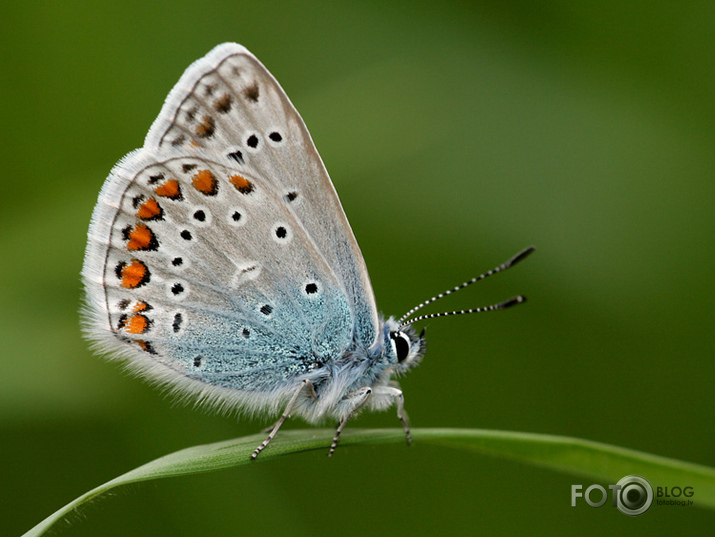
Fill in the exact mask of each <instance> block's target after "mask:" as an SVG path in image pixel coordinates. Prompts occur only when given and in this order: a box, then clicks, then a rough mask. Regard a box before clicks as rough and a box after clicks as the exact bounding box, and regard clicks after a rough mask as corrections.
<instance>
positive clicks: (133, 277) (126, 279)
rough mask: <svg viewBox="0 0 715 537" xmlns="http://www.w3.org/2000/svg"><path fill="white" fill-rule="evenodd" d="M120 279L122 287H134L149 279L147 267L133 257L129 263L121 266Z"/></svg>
mask: <svg viewBox="0 0 715 537" xmlns="http://www.w3.org/2000/svg"><path fill="white" fill-rule="evenodd" d="M120 280H121V282H122V287H126V288H127V289H134V288H136V287H139V286H140V285H143V284H145V283H146V282H148V281H149V269H148V268H146V265H145V264H144V263H142V262H141V261H139V260H138V259H133V260H132V262H131V263H130V264H128V265H124V266H122V267H121V272H120Z"/></svg>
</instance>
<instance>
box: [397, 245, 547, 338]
mask: <svg viewBox="0 0 715 537" xmlns="http://www.w3.org/2000/svg"><path fill="white" fill-rule="evenodd" d="M534 250H535V248H534V247H533V246H529V247H528V248H524V249H523V250H522V251H521V252H519V253H518V254H516V255H515V256H514V257H512V258H511V259H509V260H508V261H505V262H504V263H502V264H501V265H499V266H498V267H495V268H493V269H492V270H490V271H488V272H485V273H484V274H480V275H479V276H477V277H475V278H472V279H471V280H468V281H466V282H464V283H462V284H460V285H458V286H456V287H453V288H452V289H449V290H447V291H445V292H444V293H440V294H438V295H435V296H433V297H432V298H430V299H429V300H425V301H424V302H422V303H421V304H418V305H417V306H415V307H414V308H412V309H411V310H410V311H408V312H407V313H405V314H404V315H403V316H402V317H400V318H399V320H398V321H397V322H398V323H399V325H400V328H403V327H405V326H407V325H409V324H412V323H416V322H417V321H424V320H425V319H433V318H435V317H446V316H448V315H464V314H466V313H480V312H483V311H494V310H503V309H506V308H510V307H512V306H516V305H517V304H521V303H523V302H526V297H524V296H521V295H518V296H515V297H514V298H510V299H509V300H505V301H504V302H500V303H498V304H492V305H491V306H484V307H481V308H470V309H466V310H458V311H456V310H455V311H444V312H441V313H430V314H428V315H420V316H419V317H415V318H414V319H409V317H410V316H411V315H413V314H414V313H415V312H417V311H419V310H421V309H422V308H424V307H425V306H426V305H428V304H431V303H432V302H435V301H437V300H439V299H440V298H444V297H446V296H447V295H451V294H452V293H456V292H457V291H461V290H462V289H464V288H465V287H467V286H469V285H472V284H473V283H476V282H478V281H480V280H483V279H485V278H488V277H489V276H491V275H493V274H496V273H497V272H502V271H505V270H506V269H508V268H511V267H513V266H514V265H516V264H517V263H518V262H519V261H522V260H524V259H525V258H526V257H527V256H528V255H529V254H531V253H532V252H533V251H534ZM406 319H409V320H406Z"/></svg>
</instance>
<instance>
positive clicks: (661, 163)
mask: <svg viewBox="0 0 715 537" xmlns="http://www.w3.org/2000/svg"><path fill="white" fill-rule="evenodd" d="M0 30H1V31H0V43H2V45H1V47H0V50H1V54H2V82H0V84H2V86H0V87H1V89H0V92H1V93H0V96H1V98H0V117H1V118H2V120H1V121H2V125H3V128H2V130H1V131H0V153H1V154H2V164H3V172H2V174H1V175H0V181H1V182H2V184H1V189H2V195H1V196H0V259H1V261H0V281H2V285H1V286H0V352H1V355H0V367H1V368H2V369H1V370H2V374H1V375H0V454H2V463H0V482H1V483H2V485H3V486H2V491H1V492H0V495H1V496H0V499H1V500H2V501H0V520H1V521H2V522H1V523H0V524H1V525H2V527H3V528H4V529H3V530H2V533H3V534H4V535H18V534H20V533H22V532H24V531H26V530H28V529H29V528H30V527H32V526H33V525H34V524H36V523H37V522H39V521H40V520H41V519H43V518H44V517H46V516H47V515H49V514H50V513H51V512H53V511H54V510H56V509H57V508H59V507H60V506H62V505H64V504H65V503H67V502H68V501H70V500H71V499H73V498H75V497H76V496H78V495H80V494H81V493H83V492H85V491H87V490H89V489H90V488H92V487H94V486H96V485H98V484H100V483H102V482H105V481H107V480H109V479H111V478H113V477H115V476H116V475H118V474H120V473H123V472H125V471H127V470H129V469H131V468H134V467H136V466H138V465H140V464H142V463H144V462H147V461H149V460H151V459H153V458H155V457H158V456H161V455H163V454H166V453H168V452H171V451H174V450H177V449H180V448H183V447H187V446H191V445H195V444H202V443H208V442H213V441H218V440H222V439H227V438H232V437H237V436H242V435H246V434H250V433H255V432H257V431H258V430H260V429H261V428H263V427H264V426H265V425H266V424H267V423H266V421H260V420H254V421H251V420H241V421H240V422H239V423H238V424H237V423H236V422H235V420H233V419H229V418H225V417H221V416H216V415H211V414H207V413H206V412H203V411H197V410H196V409H193V408H190V407H183V406H178V405H176V404H174V403H172V401H171V400H169V399H166V398H165V397H163V396H162V395H161V394H160V393H159V392H157V391H156V390H155V389H153V388H151V387H149V386H147V385H145V384H144V383H142V382H140V381H138V380H137V379H134V378H130V377H128V376H127V375H125V374H123V373H122V372H121V370H120V368H119V367H118V366H117V365H116V364H112V363H108V362H106V361H103V360H101V359H99V358H97V357H96V356H93V355H92V354H91V353H90V352H89V351H88V349H87V345H86V343H85V342H84V341H83V340H82V339H81V337H80V333H79V326H78V324H79V323H78V308H79V304H80V282H79V277H78V273H79V270H80V267H81V264H82V256H83V250H84V243H85V236H86V235H85V234H86V230H87V225H88V223H89V217H90V214H91V211H92V208H93V206H94V202H95V200H96V196H97V193H98V192H99V189H100V187H101V185H102V182H103V181H104V178H105V177H106V175H107V173H108V172H109V170H110V168H111V167H112V165H113V164H114V163H115V162H116V161H117V160H118V159H119V158H120V157H121V156H123V155H124V154H125V153H127V152H128V151H130V150H131V149H134V148H135V147H138V146H140V145H141V144H142V141H143V139H144V135H145V134H146V131H147V130H148V128H149V126H150V125H151V122H152V121H153V120H154V118H155V117H156V115H157V114H158V112H159V109H160V107H161V104H162V102H163V99H164V97H165V96H166V94H167V93H168V91H169V90H170V89H171V87H172V86H173V85H174V83H175V82H176V81H177V80H178V79H179V76H180V75H181V73H182V72H183V70H184V69H185V68H186V67H187V66H188V65H189V64H190V63H191V62H192V61H194V60H196V59H197V58H199V57H201V56H203V55H204V54H205V53H206V52H208V51H209V50H210V49H211V48H212V47H213V46H214V45H216V44H218V43H221V42H223V41H236V42H239V43H242V44H243V45H246V46H247V47H248V48H249V49H250V50H251V51H253V52H254V53H255V54H256V55H257V56H258V57H259V58H260V59H261V60H262V61H263V63H264V64H265V65H266V66H267V67H268V68H269V69H270V70H271V71H272V72H273V74H274V75H275V76H276V78H277V79H278V80H279V81H280V83H281V84H282V85H283V87H284V88H285V90H286V91H287V93H288V95H289V96H290V97H291V99H292V100H293V102H294V103H295V105H296V107H297V108H298V110H299V111H300V112H301V114H302V115H303V118H304V119H305V121H306V123H307V125H308V127H309V128H310V131H311V133H312V135H313V138H314V140H315V142H316V145H317V147H318V149H319V151H320V153H321V155H322V156H323V159H324V161H325V163H326V166H327V167H328V170H329V171H330V173H331V176H332V178H333V181H334V183H335V185H336V188H337V190H338V192H339V194H340V196H341V199H342V202H343V205H344V207H345V210H346V212H347V214H348V217H349V218H350V221H351V223H352V226H353V229H354V231H355V234H356V235H357V238H358V240H359V242H360V246H361V247H362V251H363V253H364V255H365V258H366V260H367V264H368V267H369V268H370V274H371V277H372V281H373V285H374V288H375V293H376V295H377V300H378V304H379V307H380V308H381V310H382V311H383V312H385V313H386V314H396V315H401V314H402V313H403V312H405V311H406V310H407V309H409V308H410V307H412V306H413V305H415V304H416V303H418V302H420V301H422V300H423V299H425V298H428V297H429V296H431V295H432V294H434V293H436V292H439V291H442V290H444V289H446V288H447V287H450V286H452V285H454V284H457V283H459V282H461V281H462V280H464V279H466V278H468V277H471V276H474V275H476V274H477V273H479V272H481V271H484V270H486V269H489V268H491V267H492V266H494V265H496V264H498V263H500V262H501V261H503V260H505V259H507V258H508V257H509V256H510V255H512V254H513V253H515V252H516V251H518V250H519V249H521V248H522V247H524V246H527V245H529V244H535V245H536V246H537V247H538V251H537V253H536V254H535V255H534V256H532V257H531V258H529V260H528V261H526V262H525V263H524V264H522V265H520V266H519V267H517V268H515V269H514V270H512V271H509V272H508V273H506V274H504V275H500V276H499V277H497V278H494V279H490V280H488V281H486V282H483V283H481V284H479V285H478V286H477V287H479V288H478V289H476V288H470V289H469V290H468V291H465V292H463V293H460V294H459V295H457V296H454V297H450V298H449V299H447V300H444V301H443V302H442V303H441V304H440V305H439V308H437V307H435V308H433V309H431V310H430V311H438V310H439V311H441V310H443V309H453V308H461V307H469V306H475V305H485V304H488V303H491V302H494V301H498V300H501V299H504V298H506V297H509V296H512V295H514V294H517V293H524V294H526V295H527V296H528V297H529V299H530V302H529V303H528V304H527V305H525V306H522V307H519V308H516V309H513V310H510V311H508V312H499V313H494V314H487V315H479V316H465V317H461V318H451V319H438V320H433V321H431V322H429V333H428V336H429V344H430V346H429V352H428V354H427V357H426V359H425V361H424V363H423V364H422V365H421V366H420V367H419V368H418V369H417V370H415V371H414V372H413V373H412V374H411V375H410V376H409V377H407V378H405V379H403V381H402V386H403V389H404V392H405V398H406V404H407V409H408V411H409V412H410V415H411V417H412V421H413V425H414V426H415V427H481V428H494V429H505V430H514V431H532V432H541V433H553V434H559V435H571V436H577V437H583V438H588V439H592V440H598V441H603V442H608V443H613V444H617V445H621V446H624V447H629V448H634V449H639V450H644V451H648V452H652V453H656V454H660V455H665V456H670V457H675V458H679V459H683V460H687V461H692V462H697V463H701V464H707V465H711V466H712V465H715V449H713V443H714V440H715V438H714V435H713V423H715V406H714V405H713V398H712V391H713V381H714V380H715V367H714V365H713V354H714V353H713V341H712V336H713V320H714V315H713V303H714V301H715V300H714V299H715V283H714V282H713V269H712V267H713V263H714V262H715V248H714V247H713V232H714V231H715V211H714V210H713V205H714V204H713V202H714V201H715V183H714V181H713V172H714V171H715V152H714V151H713V147H715V98H714V97H715V54H714V53H715V4H713V3H712V2H703V1H699V2H698V1H695V2H675V1H670V2H668V1H666V2H658V3H652V2H603V1H602V2H573V1H564V0H560V1H559V0H554V1H549V2H527V1H518V2H499V1H484V2H439V3H437V2H423V1H409V2H408V1H402V2H390V3H387V2H381V1H376V0H374V1H367V2H354V1H344V0H338V1H335V0H333V1H326V2H309V3H300V2H284V3H282V2H275V3H267V2H228V1H226V2H201V3H198V2H197V3H191V2H185V1H172V2H154V3H147V2H139V1H132V2H116V3H112V2H106V3H105V2H102V3H91V2H78V1H65V2H56V3H55V2H32V1H29V2H23V3H20V2H14V3H11V4H7V5H5V6H4V7H3V14H2V21H1V22H0ZM304 426H305V425H304V424H303V423H302V422H300V421H298V420H294V421H293V422H291V423H289V424H287V425H286V427H289V428H298V427H304ZM351 426H352V427H396V426H399V424H398V423H397V420H395V418H394V414H393V412H392V411H390V412H389V413H386V414H370V415H367V414H366V415H363V416H361V417H360V418H359V419H357V420H355V421H354V422H352V423H351ZM326 451H327V448H326ZM646 477H647V476H646ZM574 483H580V484H584V485H586V486H587V485H589V484H590V480H588V479H582V478H575V477H572V476H568V475H560V474H556V473H553V472H550V471H546V470H540V469H535V468H532V467H528V466H524V465H522V464H517V463H514V462H510V461H505V460H500V459H492V458H488V457H482V456H477V455H474V454H470V453H464V452H459V451H450V450H447V449H440V448H437V447H433V446H425V445H420V444H419V443H417V444H415V445H413V446H412V447H410V448H409V449H408V448H405V447H404V446H401V445H390V446H382V447H359V448H345V449H341V450H338V452H337V454H336V457H334V458H333V459H332V460H328V459H327V458H326V457H325V454H324V453H317V452H311V453H305V454H300V455H297V456H290V457H287V458H284V459H282V460H275V461H271V462H266V463H265V464H255V465H250V466H248V467H241V468H238V469H235V470H232V471H223V472H218V473H214V474H207V475H201V476H196V477H191V478H181V479H173V480H164V481H160V482H156V483H155V484H149V485H142V486H136V487H134V488H130V489H125V490H124V491H123V492H120V493H118V494H117V495H114V496H113V497H111V498H109V499H107V500H105V501H101V502H98V503H96V504H95V505H94V506H93V507H90V508H89V509H86V510H84V511H82V513H81V516H77V517H75V519H74V520H73V523H72V524H71V525H70V526H69V527H65V528H64V529H63V531H62V532H61V533H60V534H61V535H72V536H84V535H104V536H110V535H133V536H134V537H142V536H147V535H169V534H171V535H187V536H188V535H192V536H193V535H224V534H231V535H239V534H240V535H259V534H260V535H266V534H275V533H277V532H280V533H281V534H283V535H348V536H351V535H362V534H366V533H371V534H378V535H379V534H403V535H423V534H430V533H433V532H435V531H440V532H442V533H443V534H446V535H464V534H471V533H474V534H476V533H479V534H490V535H512V534H515V533H523V532H527V531H528V532H529V533H531V534H535V535H541V534H548V535H559V534H564V535H571V534H574V533H576V532H578V533H580V534H582V535H602V534H604V533H605V532H612V531H623V530H627V531H629V532H632V533H635V534H653V533H663V534H665V533H668V534H673V533H676V532H678V533H681V532H683V531H684V530H687V531H688V532H689V533H690V534H698V533H702V534H707V533H709V532H711V531H712V527H713V522H714V520H715V515H714V513H713V512H712V511H706V510H702V509H698V508H694V507H690V508H676V507H657V506H654V507H653V508H651V510H650V511H649V512H648V513H646V514H645V515H643V516H641V517H637V518H629V517H626V516H624V515H622V514H621V513H620V512H618V511H617V510H616V509H613V508H611V507H603V508H600V509H594V508H590V507H588V506H587V505H585V504H583V503H582V504H581V505H580V506H578V507H576V508H572V507H570V487H571V484H574ZM673 485H683V486H684V485H687V483H673ZM694 499H695V500H696V501H697V490H696V491H695V496H694Z"/></svg>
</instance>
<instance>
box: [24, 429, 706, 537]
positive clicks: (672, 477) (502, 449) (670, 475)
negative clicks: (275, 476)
mask: <svg viewBox="0 0 715 537" xmlns="http://www.w3.org/2000/svg"><path fill="white" fill-rule="evenodd" d="M333 434H334V433H333V431H332V430H328V429H307V430H293V431H281V433H280V434H279V435H278V436H277V437H276V438H275V439H274V440H273V442H272V443H271V445H270V446H269V447H268V448H266V450H265V451H263V452H262V453H261V455H260V456H259V457H258V461H266V460H269V459H272V458H274V457H279V456H282V455H287V454H290V453H299V452H301V451H310V450H315V449H319V450H322V451H324V452H325V453H326V454H327V452H328V446H329V445H330V441H331V439H332V437H333ZM412 436H413V438H414V440H415V442H416V443H432V444H437V445H442V446H449V447H453V448H460V449H467V450H470V451H475V452H478V453H482V454H485V455H493V456H496V457H505V458H509V459H513V460H518V461H522V462H525V463H528V464H533V465H536V466H541V467H545V468H551V469H553V470H557V471H560V472H564V473H568V474H572V475H577V476H583V477H588V478H592V479H596V480H600V481H601V482H602V483H606V484H608V483H615V482H617V481H618V480H619V479H620V478H622V477H624V476H626V475H630V474H638V475H642V476H644V477H645V478H647V479H648V480H649V481H650V483H651V484H652V485H653V486H654V487H658V486H674V485H677V486H691V487H693V490H694V491H695V496H693V498H692V499H693V500H695V503H694V505H696V506H700V507H706V508H710V509H715V469H714V468H710V467H707V466H701V465H697V464H692V463H687V462H683V461H679V460H676V459H669V458H666V457H660V456H657V455H651V454H649V453H643V452H640V451H634V450H630V449H625V448H621V447H617V446H612V445H609V444H602V443H599V442H592V441H589V440H582V439H580V438H569V437H564V436H551V435H544V434H534V433H517V432H506V431H488V430H482V429H414V430H413V431H412ZM264 437H265V435H263V434H258V435H251V436H245V437H242V438H237V439H234V440H227V441H224V442H217V443H214V444H206V445H201V446H194V447H190V448H187V449H182V450H181V451H177V452H175V453H171V454H169V455H166V456H164V457H160V458H158V459H155V460H153V461H151V462H149V463H147V464H144V465H142V466H139V467H138V468H135V469H134V470H131V471H129V472H127V473H125V474H123V475H120V476H119V477H116V478H115V479H112V480H111V481H108V482H107V483H104V484H103V485H100V486H98V487H96V488H94V489H92V490H90V491H89V492H87V493H85V494H83V495H82V496H80V497H79V498H77V499H75V500H74V501H72V502H71V503H69V504H67V505H66V506H64V507H63V508H62V509H60V510H58V511H56V512H55V513H53V514H52V515H50V516H49V517H47V518H46V519H45V520H43V521H42V522H40V523H39V524H38V525H37V526H35V527H34V528H32V529H31V530H30V531H28V532H27V533H26V534H25V537H36V536H39V535H43V534H44V533H45V532H46V531H47V530H48V529H49V528H50V527H51V526H52V525H53V524H55V523H56V522H57V521H59V520H61V519H62V518H63V517H65V516H66V515H67V514H69V513H70V512H72V511H74V510H75V509H77V508H78V507H80V506H81V505H82V504H84V503H86V502H88V501H90V500H92V499H94V498H97V497H99V496H101V495H102V494H104V493H105V492H107V491H109V490H111V489H113V488H115V487H119V486H122V485H128V484H130V483H138V482H141V481H148V480H152V479H161V478H165V477H174V476H180V475H188V474H196V473H201V472H210V471H213V470H219V469H221V468H230V467H234V466H241V465H243V464H256V462H252V461H251V460H250V455H251V453H252V452H253V450H254V449H255V448H256V446H257V445H258V444H259V443H260V442H261V441H262V440H263V439H264ZM404 441H405V437H404V433H403V432H402V430H401V429H352V430H350V431H346V432H345V433H343V435H342V436H341V439H340V449H339V450H338V452H337V456H338V457H339V456H340V450H342V449H344V448H345V447H346V446H350V445H358V444H386V443H403V442H404Z"/></svg>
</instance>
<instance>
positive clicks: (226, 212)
mask: <svg viewBox="0 0 715 537" xmlns="http://www.w3.org/2000/svg"><path fill="white" fill-rule="evenodd" d="M532 250H533V249H532V248H527V249H526V250H524V251H522V252H520V253H519V254H517V255H516V256H514V257H513V258H512V259H510V260H509V261H507V262H506V263H504V264H502V265H500V266H499V267H497V268H496V269H494V270H492V271H489V272H488V273H485V274H482V275H481V276H479V277H477V278H473V279H472V280H470V281H468V282H465V283H464V284H462V285H461V286H457V287H456V288H454V289H452V290H450V291H447V292H446V293H442V294H440V295H437V296H436V297H433V298H432V299H430V300H428V301H426V302H423V303H422V304H420V305H419V306H418V307H416V308H413V309H412V310H410V311H409V312H408V313H407V314H406V315H404V316H403V317H402V318H400V319H397V320H396V319H394V318H393V317H390V318H388V319H384V318H383V317H382V316H380V315H379V314H378V311H377V307H376V304H375V297H374V295H373V291H372V286H371V283H370V278H369V276H368V271H367V267H366V266H365V261H364V259H363V257H362V254H361V252H360V248H359V247H358V244H357V241H356V240H355V237H354V235H353V232H352V230H351V228H350V224H349V223H348V220H347V218H346V216H345V213H344V212H343V209H342V206H341V204H340V201H339V199H338V195H337V193H336V191H335V188H334V187H333V184H332V182H331V181H330V178H329V176H328V173H327V171H326V169H325V167H324V165H323V162H322V160H321V158H320V156H319V155H318V152H317V151H316V149H315V146H314V145H313V141H312V139H311V137H310V134H309V133H308V130H307V129H306V126H305V124H304V123H303V120H302V119H301V117H300V115H299V114H298V112H297V111H296V109H295V108H294V106H293V105H292V104H291V102H290V100H289V99H288V97H287V95H286V94H285V92H284V91H283V89H282V88H281V87H280V85H279V84H278V82H277V81H276V80H275V79H274V78H273V76H272V75H271V74H270V73H269V72H268V70H267V69H266V68H265V67H264V66H263V65H262V64H261V63H260V62H259V61H258V60H257V59H256V58H255V56H253V55H252V54H251V53H250V52H249V51H248V50H246V49H245V48H244V47H242V46H241V45H237V44H234V43H225V44H222V45H219V46H217V47H216V48H214V49H213V50H212V51H211V52H209V53H208V54H207V55H206V56H205V57H203V58H201V59H199V60H198V61H196V62H195V63H193V64H192V65H191V66H190V67H189V68H188V69H187V70H186V72H185V73H184V74H183V76H182V77H181V79H180V80H179V82H178V83H177V84H176V86H175V87H174V88H173V89H172V90H171V92H170V93H169V95H168V97H167V99H166V102H165V103H164V106H163V108H162V109H161V112H160V114H159V117H158V118H157V119H156V120H155V121H154V124H153V125H152V126H151V128H150V130H149V133H148V134H147V136H146V139H145V141H144V145H143V147H142V148H141V149H138V150H135V151H132V152H131V153H129V154H128V155H126V156H125V157H124V158H122V159H121V160H120V161H119V162H118V163H117V164H116V165H115V167H114V168H113V169H112V171H111V172H110V174H109V177H108V178H107V180H106V182H105V183H104V186H103V187H102V189H101V192H100V194H99V199H98V201H97V205H96V207H95V209H94V212H93V215H92V219H91V223H90V227H89V233H88V241H87V249H86V253H85V259H84V267H83V269H82V278H83V282H84V287H85V295H86V299H85V308H84V332H85V334H86V336H87V337H88V338H89V339H90V340H91V341H92V342H94V344H95V346H96V347H98V348H99V349H100V350H101V351H103V352H107V353H110V354H112V355H114V356H117V357H118V358H120V359H122V360H123V361H124V362H125V363H126V364H127V366H128V368H129V369H130V370H131V371H133V372H135V373H137V374H138V375H140V376H142V377H145V378H147V379H149V380H150V381H153V382H155V383H158V384H160V385H162V386H165V387H168V388H169V389H170V390H172V391H174V392H176V393H177V394H179V395H182V396H189V397H193V398H195V400H196V401H198V402H199V403H204V404H206V405H210V406H213V407H217V408H219V409H224V410H233V409H240V410H243V411H244V412H247V413H249V414H255V413H261V414H266V413H267V414H274V415H280V419H279V420H278V422H277V423H276V424H275V425H274V426H273V427H272V428H271V429H270V433H269V434H268V436H267V438H266V440H265V441H264V442H263V443H262V444H261V445H259V446H258V447H257V448H256V450H255V451H254V452H253V454H252V457H253V458H255V457H257V456H258V454H259V453H260V452H261V450H262V449H264V448H265V447H266V446H267V445H268V443H269V442H270V441H271V439H272V438H273V437H274V436H275V434H276V433H277V431H278V429H279V428H280V426H281V425H282V424H283V422H284V421H285V419H287V418H288V417H289V416H290V415H295V416H300V417H302V418H304V419H305V420H307V421H308V422H310V423H315V422H318V421H320V420H321V419H323V418H333V419H335V420H337V422H338V427H337V430H336V433H335V437H334V439H333V442H332V445H331V447H330V451H329V455H332V454H333V452H334V450H335V448H336V446H337V444H338V439H339V436H340V433H341V431H342V430H343V428H344V426H345V424H346V423H347V421H348V419H349V418H350V417H351V416H353V415H355V414H356V413H357V412H358V411H360V410H362V409H371V410H382V409H385V408H388V407H390V406H392V405H395V406H396V407H397V414H398V417H399V419H400V420H401V421H402V423H403V426H404V429H405V434H406V437H407V440H408V442H409V441H410V433H409V422H408V418H407V414H406V413H405V409H404V402H403V395H402V391H401V390H400V388H399V385H398V384H397V383H396V382H395V380H394V377H396V376H399V375H401V374H403V373H405V372H407V371H408V370H410V369H412V368H413V367H415V366H416V365H417V364H418V363H419V362H420V360H421V358H422V357H423V355H424V353H425V339H424V331H423V332H422V333H419V334H418V333H417V331H416V330H415V329H414V328H413V326H412V323H414V322H416V321H418V320H422V319H424V318H430V317H437V316H441V315H451V314H458V313H473V312H476V311H485V310H493V309H504V308H507V307H509V306H512V305H514V304H518V303H521V302H523V301H524V298H523V297H522V296H517V297H515V298H513V299H511V300H508V301H506V302H503V303H500V304H496V305H492V306H488V307H485V308H474V309H472V310H463V311H460V312H445V313H440V314H432V315H428V316H422V317H416V318H412V319H411V320H410V319H408V318H409V316H411V315H412V314H414V313H415V312H416V311H417V310H418V309H420V308H421V307H423V306H425V305H426V304H429V303H431V302H433V301H434V300H437V299H438V298H441V297H442V296H445V295H447V294H450V293H451V292H454V291H455V290H458V289H461V288H463V287H466V286H467V285H470V284H471V283H474V282H475V281H478V280H480V279H483V278H485V277H487V276H489V275H491V274H494V273H496V272H499V271H501V270H504V269H506V268H508V267H510V266H512V265H513V264H515V263H516V262H518V261H520V260H521V259H523V258H524V257H526V256H527V255H528V254H530V253H531V251H532Z"/></svg>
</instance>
